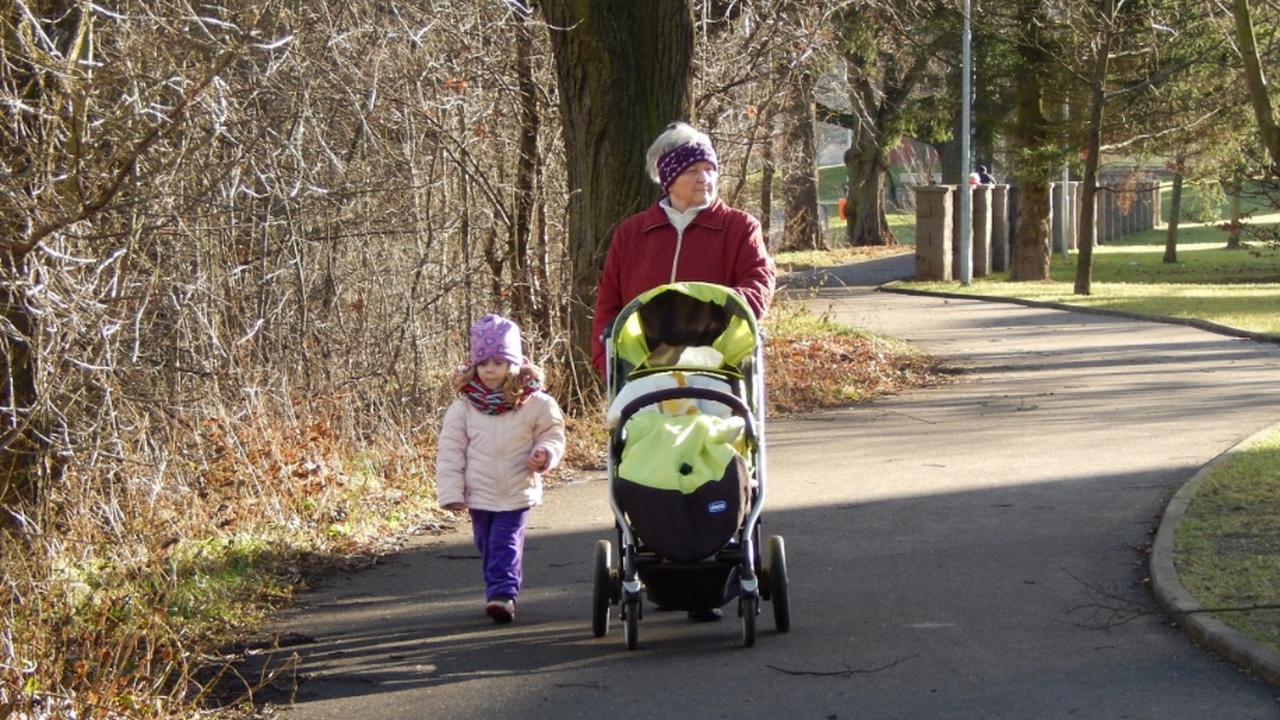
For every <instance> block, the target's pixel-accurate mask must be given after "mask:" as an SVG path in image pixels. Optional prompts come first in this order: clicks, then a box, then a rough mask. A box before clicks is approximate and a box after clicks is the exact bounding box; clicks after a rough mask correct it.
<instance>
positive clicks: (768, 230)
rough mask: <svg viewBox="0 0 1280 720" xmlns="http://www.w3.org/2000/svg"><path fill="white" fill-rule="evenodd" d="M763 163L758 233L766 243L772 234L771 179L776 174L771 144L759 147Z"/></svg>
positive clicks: (766, 143)
mask: <svg viewBox="0 0 1280 720" xmlns="http://www.w3.org/2000/svg"><path fill="white" fill-rule="evenodd" d="M761 155H762V156H763V157H762V160H763V162H762V163H761V168H760V232H761V234H763V235H764V239H765V242H766V243H768V242H769V240H770V237H771V236H772V234H773V178H774V176H775V175H776V174H777V168H776V167H775V162H774V157H773V142H772V141H769V142H765V143H764V144H763V145H762V146H761Z"/></svg>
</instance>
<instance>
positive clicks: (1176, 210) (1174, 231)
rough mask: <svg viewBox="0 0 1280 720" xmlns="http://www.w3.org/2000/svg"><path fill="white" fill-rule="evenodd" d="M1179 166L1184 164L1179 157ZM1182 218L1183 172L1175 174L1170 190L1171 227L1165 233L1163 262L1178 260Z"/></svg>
mask: <svg viewBox="0 0 1280 720" xmlns="http://www.w3.org/2000/svg"><path fill="white" fill-rule="evenodd" d="M1178 166H1179V167H1181V166H1182V162H1181V158H1179V162H1178ZM1181 219H1182V173H1181V172H1175V173H1174V174H1173V187H1172V188H1171V189H1170V190H1169V227H1168V228H1167V229H1166V230H1165V233H1164V258H1163V262H1166V263H1176V262H1178V222H1179V221H1181Z"/></svg>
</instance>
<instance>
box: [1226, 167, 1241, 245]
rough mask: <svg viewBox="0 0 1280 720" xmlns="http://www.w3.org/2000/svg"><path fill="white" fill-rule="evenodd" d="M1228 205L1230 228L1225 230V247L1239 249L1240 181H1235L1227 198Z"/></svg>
mask: <svg viewBox="0 0 1280 720" xmlns="http://www.w3.org/2000/svg"><path fill="white" fill-rule="evenodd" d="M1228 207H1229V208H1230V211H1231V226H1230V227H1231V229H1230V230H1228V231H1227V249H1228V250H1239V249H1240V183H1238V182H1237V183H1236V184H1235V185H1234V186H1233V187H1232V190H1231V197H1230V198H1228Z"/></svg>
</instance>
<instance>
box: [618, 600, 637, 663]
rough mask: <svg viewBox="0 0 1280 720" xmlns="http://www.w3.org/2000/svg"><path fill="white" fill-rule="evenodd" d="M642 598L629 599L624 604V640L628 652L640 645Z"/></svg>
mask: <svg viewBox="0 0 1280 720" xmlns="http://www.w3.org/2000/svg"><path fill="white" fill-rule="evenodd" d="M640 604H641V599H640V596H639V595H637V596H635V597H627V598H626V599H625V600H624V601H623V603H622V639H623V640H624V641H626V643H627V649H628V650H635V649H636V647H637V646H639V644H640Z"/></svg>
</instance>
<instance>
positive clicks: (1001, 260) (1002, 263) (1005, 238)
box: [991, 185, 1009, 272]
mask: <svg viewBox="0 0 1280 720" xmlns="http://www.w3.org/2000/svg"><path fill="white" fill-rule="evenodd" d="M991 269H992V270H993V271H997V272H999V271H1002V270H1008V269H1009V186H1008V185H992V186H991Z"/></svg>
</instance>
